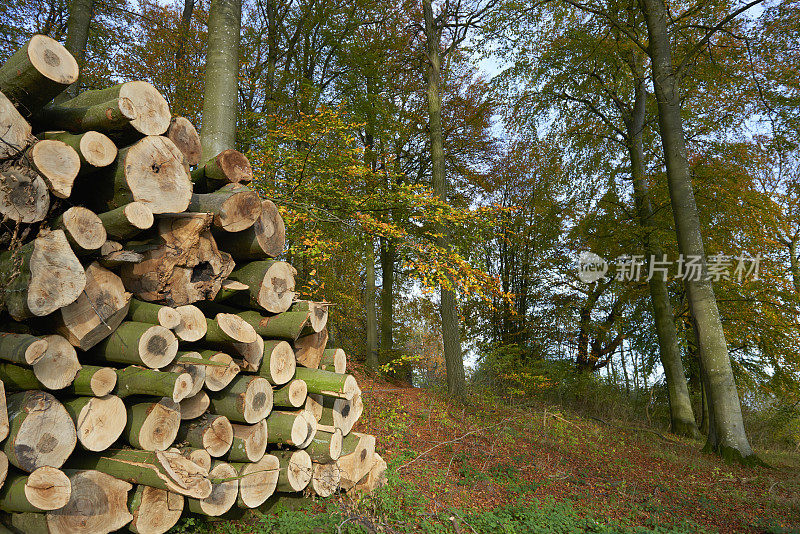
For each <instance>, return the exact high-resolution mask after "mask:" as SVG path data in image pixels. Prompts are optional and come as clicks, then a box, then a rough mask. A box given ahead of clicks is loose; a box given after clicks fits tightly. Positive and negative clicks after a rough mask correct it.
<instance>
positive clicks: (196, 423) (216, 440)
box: [178, 414, 233, 458]
mask: <svg viewBox="0 0 800 534" xmlns="http://www.w3.org/2000/svg"><path fill="white" fill-rule="evenodd" d="M178 441H179V442H185V443H188V444H189V445H190V446H192V447H197V448H198V449H205V450H206V451H208V454H210V455H211V456H212V457H214V458H219V457H220V456H224V455H225V453H227V452H228V451H229V450H230V448H231V445H232V444H233V427H232V426H231V422H230V421H228V418H227V417H225V416H223V415H214V414H206V415H204V416H202V417H200V418H199V419H195V420H192V421H186V422H183V423H181V428H180V430H179V431H178Z"/></svg>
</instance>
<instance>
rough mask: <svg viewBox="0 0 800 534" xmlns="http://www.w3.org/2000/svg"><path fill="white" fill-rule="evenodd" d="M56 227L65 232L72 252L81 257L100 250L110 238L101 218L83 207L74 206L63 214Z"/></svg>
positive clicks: (56, 222)
mask: <svg viewBox="0 0 800 534" xmlns="http://www.w3.org/2000/svg"><path fill="white" fill-rule="evenodd" d="M55 227H56V228H61V229H62V230H64V235H66V236H67V241H69V244H70V245H72V250H73V251H74V252H75V253H76V254H79V255H86V254H89V253H91V252H94V251H95V250H98V249H99V248H100V247H102V246H103V244H104V243H105V242H106V239H107V238H108V236H107V235H106V229H105V228H104V227H103V221H101V220H100V217H98V216H97V215H96V214H95V213H94V212H93V211H91V210H88V209H86V208H83V207H81V206H73V207H71V208H69V209H68V210H67V211H65V212H64V213H63V214H61V216H60V217H59V218H58V219H56V221H55Z"/></svg>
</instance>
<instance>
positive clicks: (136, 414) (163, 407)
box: [122, 397, 181, 451]
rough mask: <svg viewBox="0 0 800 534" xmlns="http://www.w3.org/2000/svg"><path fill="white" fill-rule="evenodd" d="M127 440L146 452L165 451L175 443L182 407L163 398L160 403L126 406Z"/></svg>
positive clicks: (125, 431)
mask: <svg viewBox="0 0 800 534" xmlns="http://www.w3.org/2000/svg"><path fill="white" fill-rule="evenodd" d="M126 408H127V413H128V420H127V422H126V424H125V430H124V431H123V432H122V434H123V436H124V437H125V439H126V440H127V441H128V443H130V444H131V445H133V446H134V447H136V448H137V449H142V450H144V451H165V450H167V449H168V448H169V447H170V446H171V445H172V443H173V442H174V441H175V438H176V436H177V435H178V429H179V428H180V423H181V412H180V405H179V404H178V403H177V402H175V401H173V400H172V399H170V398H169V397H163V398H161V400H159V401H158V402H142V403H139V404H133V405H129V406H126Z"/></svg>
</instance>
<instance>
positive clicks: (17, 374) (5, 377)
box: [0, 363, 117, 441]
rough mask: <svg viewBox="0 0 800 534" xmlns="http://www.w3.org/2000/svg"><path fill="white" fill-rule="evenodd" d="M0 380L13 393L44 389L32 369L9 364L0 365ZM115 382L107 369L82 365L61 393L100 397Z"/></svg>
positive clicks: (111, 370) (112, 386) (106, 392)
mask: <svg viewBox="0 0 800 534" xmlns="http://www.w3.org/2000/svg"><path fill="white" fill-rule="evenodd" d="M0 380H2V381H3V383H4V384H5V387H6V388H7V389H9V390H13V391H25V390H29V389H45V387H44V384H42V383H41V382H39V380H38V379H37V378H36V375H35V374H34V373H33V370H32V369H28V368H26V367H21V366H19V365H14V364H11V363H5V364H0ZM116 380H117V375H116V373H114V370H113V369H111V368H109V367H95V366H93V365H84V366H83V367H81V370H80V371H78V374H77V375H76V376H75V380H74V381H73V382H72V384H70V385H68V386H67V387H65V388H64V389H63V391H64V392H66V393H71V394H73V395H81V396H85V395H93V396H95V397H102V396H103V395H107V394H108V393H110V392H111V390H112V389H114V384H115V383H116ZM0 441H2V440H0Z"/></svg>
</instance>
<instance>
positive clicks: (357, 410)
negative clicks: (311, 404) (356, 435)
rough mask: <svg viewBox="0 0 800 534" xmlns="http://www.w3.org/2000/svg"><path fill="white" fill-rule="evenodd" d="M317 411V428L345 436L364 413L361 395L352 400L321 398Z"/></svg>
mask: <svg viewBox="0 0 800 534" xmlns="http://www.w3.org/2000/svg"><path fill="white" fill-rule="evenodd" d="M320 406H321V409H320V410H319V428H320V429H321V430H326V431H328V432H333V431H335V430H337V429H338V430H340V431H341V432H342V435H344V436H346V435H348V434H349V433H350V430H352V428H353V425H355V424H356V422H358V419H359V418H360V417H361V414H362V413H363V412H364V403H363V402H362V400H361V394H360V393H359V394H357V395H356V396H355V397H353V399H352V400H346V399H334V398H332V397H322V403H320Z"/></svg>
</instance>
